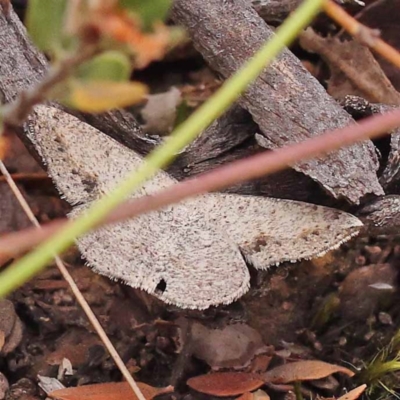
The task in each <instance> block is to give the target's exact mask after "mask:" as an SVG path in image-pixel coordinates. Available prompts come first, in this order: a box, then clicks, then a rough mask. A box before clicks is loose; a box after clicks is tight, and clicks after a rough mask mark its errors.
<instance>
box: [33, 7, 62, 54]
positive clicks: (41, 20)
mask: <svg viewBox="0 0 400 400" xmlns="http://www.w3.org/2000/svg"><path fill="white" fill-rule="evenodd" d="M66 5H67V0H29V2H28V8H27V14H26V26H27V29H28V32H29V34H30V36H31V38H32V40H33V42H34V43H35V45H36V46H37V47H38V48H39V49H40V50H42V51H45V52H53V51H54V50H55V49H56V48H57V47H58V46H59V45H60V43H61V40H62V36H63V27H64V13H65V9H66Z"/></svg>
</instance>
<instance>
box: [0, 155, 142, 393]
mask: <svg viewBox="0 0 400 400" xmlns="http://www.w3.org/2000/svg"><path fill="white" fill-rule="evenodd" d="M0 172H1V173H2V174H3V176H4V178H5V180H6V181H7V183H8V185H9V187H10V189H11V190H12V192H13V193H14V196H15V198H16V199H17V201H18V203H19V204H20V205H21V207H22V209H23V210H24V212H25V214H26V215H27V217H28V218H29V220H30V221H31V223H32V225H33V226H35V228H36V229H38V230H41V229H42V227H41V225H40V223H39V221H38V220H37V218H36V217H35V215H34V213H33V211H32V209H31V207H30V206H29V204H28V202H27V201H26V199H25V197H24V196H23V194H22V193H21V191H20V190H19V188H18V186H17V185H16V183H15V182H14V180H13V178H12V176H11V175H10V173H9V172H8V170H7V168H6V166H5V165H4V163H3V161H2V160H0ZM54 260H55V263H56V265H57V268H58V269H59V271H60V272H61V275H62V276H63V278H64V279H65V280H66V282H67V283H68V285H69V287H70V288H71V291H72V293H73V295H74V296H75V298H76V300H77V301H78V303H79V305H80V306H81V307H82V309H83V311H84V313H85V314H86V316H87V318H88V320H89V322H90V323H91V324H92V326H93V328H94V330H95V331H96V333H97V335H98V336H99V337H100V340H101V341H102V342H103V344H104V346H105V347H106V349H107V350H108V352H109V354H110V355H111V357H112V358H113V360H114V362H115V364H116V365H117V367H118V368H119V370H120V371H121V373H122V375H123V377H124V378H125V379H126V381H127V382H128V384H129V386H130V387H131V388H132V390H133V392H134V393H135V394H136V396H137V398H138V399H139V400H146V399H145V397H144V396H143V394H142V392H141V390H140V388H139V386H138V385H137V383H136V382H135V380H134V379H133V377H132V376H131V374H130V373H129V371H128V369H127V368H126V366H125V364H124V362H123V361H122V359H121V357H120V356H119V354H118V352H117V350H116V349H115V347H114V345H113V344H112V343H111V340H110V339H109V338H108V336H107V334H106V332H105V330H104V329H103V327H102V326H101V324H100V322H99V320H98V319H97V317H96V315H95V314H94V312H93V311H92V309H91V308H90V306H89V304H88V302H87V301H86V299H85V298H84V296H83V294H82V292H81V291H80V290H79V288H78V286H77V285H76V283H75V281H74V278H73V277H72V276H71V274H70V273H69V271H68V269H67V267H66V266H65V265H64V263H63V262H62V260H61V258H60V257H59V256H57V255H56V256H55V257H54Z"/></svg>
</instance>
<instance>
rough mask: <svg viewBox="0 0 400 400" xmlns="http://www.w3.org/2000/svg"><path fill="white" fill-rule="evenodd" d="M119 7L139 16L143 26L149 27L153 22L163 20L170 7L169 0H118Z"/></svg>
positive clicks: (170, 2)
mask: <svg viewBox="0 0 400 400" xmlns="http://www.w3.org/2000/svg"><path fill="white" fill-rule="evenodd" d="M118 4H119V5H120V7H122V8H124V9H126V10H129V11H132V12H134V13H136V14H138V15H139V16H140V19H141V21H142V24H143V27H144V28H145V29H150V28H152V27H153V24H154V22H157V21H163V20H164V19H165V18H166V16H167V14H168V11H169V9H170V7H171V4H172V1H171V0H119V2H118Z"/></svg>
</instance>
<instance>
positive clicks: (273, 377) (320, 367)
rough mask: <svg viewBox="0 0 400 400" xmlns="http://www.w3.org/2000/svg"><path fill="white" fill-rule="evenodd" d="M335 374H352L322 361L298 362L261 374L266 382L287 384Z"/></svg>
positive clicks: (338, 366)
mask: <svg viewBox="0 0 400 400" xmlns="http://www.w3.org/2000/svg"><path fill="white" fill-rule="evenodd" d="M336 372H342V373H344V374H346V375H348V376H353V375H354V372H353V371H351V370H349V369H348V368H345V367H342V366H340V365H334V364H329V363H326V362H323V361H314V360H307V361H298V362H294V363H289V364H285V365H281V366H279V367H276V368H273V369H272V370H270V371H267V372H266V373H265V374H263V375H262V376H263V378H264V379H265V381H266V382H271V383H289V382H295V381H310V380H314V379H321V378H325V377H327V376H329V375H332V374H335V373H336Z"/></svg>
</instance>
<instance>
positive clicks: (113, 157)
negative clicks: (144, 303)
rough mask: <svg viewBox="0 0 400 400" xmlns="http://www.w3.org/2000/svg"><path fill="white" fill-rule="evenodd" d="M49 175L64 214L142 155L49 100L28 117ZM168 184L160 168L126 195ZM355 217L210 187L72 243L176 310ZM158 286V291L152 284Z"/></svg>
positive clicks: (320, 249)
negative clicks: (49, 103) (63, 204)
mask: <svg viewBox="0 0 400 400" xmlns="http://www.w3.org/2000/svg"><path fill="white" fill-rule="evenodd" d="M28 131H29V132H28V134H29V135H30V138H31V140H32V141H33V142H34V143H35V145H36V148H37V150H38V151H39V152H40V155H41V157H42V158H43V160H44V162H45V164H47V168H48V173H49V174H50V176H51V177H52V179H53V181H54V183H55V185H56V186H57V188H58V190H59V191H60V192H61V193H62V195H63V196H64V197H65V198H66V200H67V201H68V202H69V203H71V204H72V205H73V206H74V209H73V211H72V212H71V215H70V216H71V217H76V216H77V215H78V214H79V213H80V212H82V211H84V210H85V209H86V208H87V207H89V205H90V204H91V202H92V201H93V200H96V199H97V198H99V196H101V195H103V194H106V193H108V192H109V191H110V190H111V189H112V188H113V187H115V186H116V184H117V183H118V182H119V181H120V180H121V179H123V177H124V176H125V175H126V174H127V173H128V172H129V171H131V170H133V169H135V168H136V167H137V166H138V165H140V164H141V163H142V162H143V159H142V157H141V156H140V155H138V154H137V153H135V152H134V151H132V150H130V149H128V148H126V147H124V146H123V145H121V144H119V143H118V142H116V141H115V140H113V139H111V138H110V137H108V136H106V135H105V134H103V133H102V132H100V131H98V130H96V129H95V128H93V127H91V126H90V125H88V124H85V123H83V122H81V121H80V120H78V119H77V118H75V117H73V116H71V115H69V114H67V113H65V112H63V111H60V110H58V109H56V108H53V107H48V106H38V107H36V109H35V112H34V113H33V114H32V115H31V117H30V120H29V122H28ZM175 182H176V181H175V180H174V179H172V178H171V177H170V176H169V175H168V174H167V173H165V172H163V171H161V172H159V173H158V174H157V175H156V176H155V178H154V179H152V180H151V181H149V182H147V183H145V184H144V185H143V187H142V188H141V189H140V190H138V191H137V192H136V193H135V194H134V195H132V197H139V196H144V195H149V194H154V193H156V192H157V191H159V190H160V189H162V188H165V187H167V186H170V185H173V184H174V183H175ZM361 226H362V223H361V222H360V220H359V219H357V218H356V217H354V216H352V215H350V214H347V213H345V212H342V211H338V210H335V209H330V208H327V207H322V206H316V205H312V204H306V203H302V202H296V201H290V200H276V199H270V198H263V197H255V196H244V195H235V194H209V195H204V196H201V197H197V198H195V199H190V200H187V201H184V202H181V203H179V204H175V205H172V206H169V207H166V208H164V209H162V210H159V211H154V212H150V213H148V214H145V215H141V216H139V217H137V218H135V219H132V220H129V221H126V222H123V223H118V224H115V225H112V226H107V227H104V228H101V229H99V230H97V231H95V232H92V233H89V234H87V235H86V236H84V237H83V238H81V239H79V240H78V247H79V249H80V250H81V252H82V254H83V256H84V257H85V258H86V260H87V262H88V264H89V265H90V266H91V267H92V268H93V269H94V270H95V271H96V272H98V273H100V274H103V275H107V276H109V277H110V278H112V279H118V280H122V281H124V282H125V283H127V284H128V285H130V286H132V287H135V288H141V289H144V290H146V291H147V292H149V293H152V294H154V295H156V296H157V297H159V298H160V299H162V300H163V301H165V302H167V303H172V304H175V305H177V306H180V307H182V308H192V309H205V308H208V307H210V306H212V305H218V304H228V303H231V302H233V301H234V300H236V299H237V298H239V297H240V296H242V295H243V294H244V293H245V292H246V291H247V290H248V289H249V271H248V268H247V266H246V262H245V261H244V259H243V256H244V257H245V258H246V260H247V261H248V262H249V263H251V264H252V265H254V267H255V268H258V269H265V268H267V267H269V266H271V265H277V264H279V263H282V262H285V261H292V262H294V261H297V260H300V259H309V258H313V257H317V256H320V255H323V254H324V253H326V252H327V251H328V250H330V249H333V248H336V247H338V246H339V245H340V244H341V243H343V242H345V241H347V240H348V239H350V238H351V237H352V236H354V235H355V234H357V233H358V232H359V230H360V228H361ZM161 283H162V285H161V286H163V290H159V288H160V287H161V286H160V284H161Z"/></svg>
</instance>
